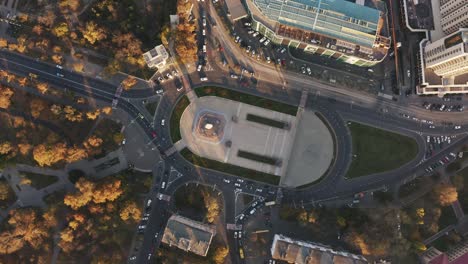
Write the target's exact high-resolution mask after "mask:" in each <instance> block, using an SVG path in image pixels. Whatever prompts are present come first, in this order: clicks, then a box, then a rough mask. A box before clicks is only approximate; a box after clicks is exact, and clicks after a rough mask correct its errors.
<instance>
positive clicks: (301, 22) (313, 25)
mask: <svg viewBox="0 0 468 264" xmlns="http://www.w3.org/2000/svg"><path fill="white" fill-rule="evenodd" d="M253 2H254V4H255V5H256V6H257V7H258V9H259V10H260V12H262V13H263V14H264V15H265V16H266V17H268V18H269V19H271V20H273V21H276V22H279V23H281V24H283V25H288V26H292V27H297V28H300V29H303V30H308V31H313V32H316V33H319V34H323V35H326V36H330V37H334V38H338V39H341V40H345V41H349V42H351V43H355V44H359V45H362V46H366V47H370V48H372V47H373V45H374V42H375V39H376V34H377V31H378V28H379V20H380V11H379V10H377V9H373V8H370V7H367V6H362V5H357V4H355V3H351V2H347V1H344V0H289V1H282V0H253Z"/></svg>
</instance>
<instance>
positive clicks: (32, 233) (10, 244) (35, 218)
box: [0, 208, 50, 254]
mask: <svg viewBox="0 0 468 264" xmlns="http://www.w3.org/2000/svg"><path fill="white" fill-rule="evenodd" d="M7 223H8V228H7V230H5V231H3V232H2V233H0V254H10V253H12V252H15V251H18V250H20V249H21V248H23V247H24V246H25V245H29V246H31V247H32V248H33V249H39V248H40V247H43V246H44V244H43V243H44V241H45V240H46V239H48V238H49V236H50V232H49V229H50V226H49V225H48V224H47V223H46V222H45V221H44V219H43V218H42V217H41V216H40V215H38V214H37V212H36V211H35V210H33V209H32V208H25V209H15V210H12V211H11V212H10V215H9V219H8V222H7Z"/></svg>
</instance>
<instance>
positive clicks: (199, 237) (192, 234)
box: [161, 215, 216, 256]
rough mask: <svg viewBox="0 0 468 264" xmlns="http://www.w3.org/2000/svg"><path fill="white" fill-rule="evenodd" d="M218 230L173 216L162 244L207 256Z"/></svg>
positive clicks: (168, 223) (165, 230) (165, 231)
mask: <svg viewBox="0 0 468 264" xmlns="http://www.w3.org/2000/svg"><path fill="white" fill-rule="evenodd" d="M215 234H216V229H215V228H214V227H212V226H210V225H205V224H202V223H199V222H196V221H193V220H191V219H188V218H185V217H182V216H179V215H173V216H171V217H170V218H169V220H168V222H167V225H166V228H165V229H164V234H163V237H162V240H161V241H162V242H163V243H166V244H168V245H169V246H176V247H178V248H180V249H182V250H185V251H190V252H192V253H195V254H197V255H200V256H206V254H207V253H208V249H209V248H210V244H211V240H212V239H213V236H214V235H215Z"/></svg>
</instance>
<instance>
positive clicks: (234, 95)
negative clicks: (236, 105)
mask: <svg viewBox="0 0 468 264" xmlns="http://www.w3.org/2000/svg"><path fill="white" fill-rule="evenodd" d="M195 93H196V94H197V96H198V97H202V96H210V95H212V96H218V97H222V98H226V99H230V100H233V101H238V102H242V103H245V104H249V105H253V106H258V107H262V108H265V109H270V110H273V111H276V112H280V113H284V114H288V115H292V116H295V115H296V114H297V106H293V105H289V104H285V103H281V102H278V101H273V100H270V99H266V98H263V97H258V96H255V95H251V94H246V93H241V92H237V91H233V90H229V89H226V88H221V87H199V88H196V89H195Z"/></svg>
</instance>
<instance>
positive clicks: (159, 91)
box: [156, 89, 164, 94]
mask: <svg viewBox="0 0 468 264" xmlns="http://www.w3.org/2000/svg"><path fill="white" fill-rule="evenodd" d="M163 92H164V91H163V89H159V90H157V91H156V94H162V93H163Z"/></svg>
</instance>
